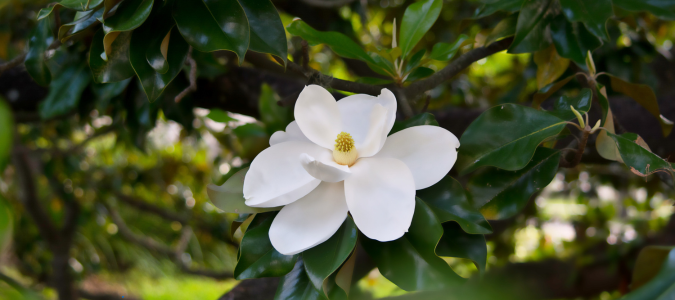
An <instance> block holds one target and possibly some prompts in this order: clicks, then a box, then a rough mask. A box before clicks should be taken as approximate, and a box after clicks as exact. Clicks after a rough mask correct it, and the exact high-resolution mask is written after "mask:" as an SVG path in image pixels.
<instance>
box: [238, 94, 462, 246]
mask: <svg viewBox="0 0 675 300" xmlns="http://www.w3.org/2000/svg"><path fill="white" fill-rule="evenodd" d="M395 118H396V98H395V97H394V94H392V92H391V91H389V90H387V89H382V92H381V94H380V96H378V97H373V96H369V95H362V94H361V95H353V96H349V97H346V98H344V99H342V100H340V101H337V102H336V101H335V99H334V98H333V96H332V95H331V94H330V93H329V92H328V91H327V90H325V89H324V88H322V87H320V86H317V85H310V86H306V87H305V89H304V90H303V91H302V93H300V96H299V97H298V101H297V103H296V104H295V120H296V121H293V122H292V123H291V124H289V125H288V127H286V131H285V132H283V131H278V132H276V133H274V135H272V137H271V138H270V145H271V147H270V148H267V149H265V150H264V151H262V152H261V153H260V154H258V156H257V157H256V158H255V159H254V160H253V162H252V163H251V166H250V169H249V170H248V172H247V173H246V177H245V179H244V198H245V199H246V205H248V206H250V207H278V206H284V207H283V208H282V209H281V211H280V212H279V214H278V215H277V216H276V217H275V219H274V221H273V222H272V227H271V228H270V231H269V237H270V240H271V242H272V245H273V246H274V248H275V249H276V250H277V251H279V252H280V253H282V254H285V255H291V254H296V253H300V252H302V251H304V250H307V249H309V248H312V247H314V246H316V245H319V244H321V243H323V242H324V241H326V240H327V239H329V238H330V237H331V236H332V235H333V234H334V233H335V232H336V231H337V230H338V229H339V228H340V226H341V225H342V223H343V222H344V220H345V218H346V217H347V213H348V212H349V213H351V215H352V217H353V219H354V222H355V223H356V226H357V227H358V228H359V230H360V231H361V232H362V233H363V234H365V235H366V236H367V237H369V238H371V239H375V240H378V241H382V242H386V241H392V240H395V239H398V238H400V237H401V236H402V235H403V234H404V233H405V232H407V231H408V228H409V227H410V223H411V221H412V217H413V212H414V210H415V190H419V189H423V188H426V187H429V186H431V185H433V184H435V183H436V182H438V181H439V180H441V179H442V178H443V177H444V176H445V175H446V174H447V173H448V171H450V169H451V168H452V166H453V165H454V164H455V160H456V159H457V150H456V148H458V147H459V140H457V137H455V136H454V135H453V134H452V133H450V132H449V131H447V130H445V129H443V128H440V127H437V126H416V127H411V128H408V129H405V130H402V131H400V132H397V133H395V134H392V135H391V136H389V137H387V135H388V134H389V131H390V130H391V128H392V126H393V125H394V120H395Z"/></svg>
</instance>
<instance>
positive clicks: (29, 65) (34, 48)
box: [24, 18, 52, 86]
mask: <svg viewBox="0 0 675 300" xmlns="http://www.w3.org/2000/svg"><path fill="white" fill-rule="evenodd" d="M49 24H50V18H44V19H42V20H40V21H39V22H38V23H37V25H36V26H35V29H33V31H32V32H31V33H30V37H29V38H28V53H26V60H25V61H24V64H25V66H26V71H28V74H30V77H32V78H33V80H35V82H36V83H37V84H39V85H45V86H46V85H49V82H51V81H52V73H51V72H50V71H49V67H48V66H47V61H46V59H45V51H46V50H47V48H48V47H49V40H50V37H51V34H52V31H51V28H50V25H49Z"/></svg>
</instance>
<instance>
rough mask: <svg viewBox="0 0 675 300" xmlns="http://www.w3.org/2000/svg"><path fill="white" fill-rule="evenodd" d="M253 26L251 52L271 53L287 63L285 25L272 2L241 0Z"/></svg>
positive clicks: (268, 0) (240, 2)
mask: <svg viewBox="0 0 675 300" xmlns="http://www.w3.org/2000/svg"><path fill="white" fill-rule="evenodd" d="M239 4H241V6H242V7H243V8H244V11H245V12H246V17H247V18H248V22H249V24H250V25H251V41H250V43H251V44H250V45H249V47H248V48H249V50H252V51H256V52H262V53H270V54H272V55H275V56H277V57H279V58H280V59H281V60H283V61H284V63H285V62H286V60H287V59H288V45H287V43H286V31H285V30H284V24H282V23H281V18H280V17H279V13H278V12H277V9H276V8H275V7H274V4H272V2H271V1H270V0H239Z"/></svg>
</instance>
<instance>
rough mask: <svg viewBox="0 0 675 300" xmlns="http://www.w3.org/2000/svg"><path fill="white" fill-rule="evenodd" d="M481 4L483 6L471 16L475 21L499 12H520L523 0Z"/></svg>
mask: <svg viewBox="0 0 675 300" xmlns="http://www.w3.org/2000/svg"><path fill="white" fill-rule="evenodd" d="M482 2H484V3H485V4H483V6H481V7H480V8H478V9H476V13H475V14H474V16H473V17H474V18H475V19H479V18H482V17H487V16H489V15H491V14H494V13H496V12H497V11H500V10H501V11H506V12H516V11H518V10H520V7H521V6H523V2H525V0H492V1H482Z"/></svg>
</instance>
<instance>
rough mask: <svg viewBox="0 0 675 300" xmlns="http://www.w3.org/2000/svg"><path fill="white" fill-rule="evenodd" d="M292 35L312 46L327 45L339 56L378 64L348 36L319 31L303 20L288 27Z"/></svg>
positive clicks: (296, 21) (295, 21)
mask: <svg viewBox="0 0 675 300" xmlns="http://www.w3.org/2000/svg"><path fill="white" fill-rule="evenodd" d="M286 29H287V30H288V32H289V33H290V34H292V35H297V36H299V37H301V38H303V39H304V40H306V41H307V43H309V44H310V45H312V46H316V45H319V44H326V45H327V46H328V47H330V48H331V49H332V50H333V51H334V52H335V53H336V54H337V55H339V56H342V57H345V58H352V59H358V60H362V61H365V62H368V63H371V64H375V63H376V62H375V61H374V60H373V59H372V58H371V57H370V56H369V55H368V53H366V50H363V48H361V46H360V45H359V44H357V43H356V42H354V41H353V40H352V39H350V38H349V37H347V36H346V35H344V34H342V33H339V32H334V31H323V32H322V31H317V30H315V29H314V28H312V27H311V26H309V25H307V23H305V22H303V21H302V20H294V21H293V22H291V24H289V25H288V27H286Z"/></svg>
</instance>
